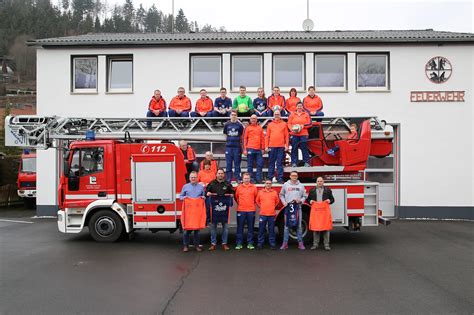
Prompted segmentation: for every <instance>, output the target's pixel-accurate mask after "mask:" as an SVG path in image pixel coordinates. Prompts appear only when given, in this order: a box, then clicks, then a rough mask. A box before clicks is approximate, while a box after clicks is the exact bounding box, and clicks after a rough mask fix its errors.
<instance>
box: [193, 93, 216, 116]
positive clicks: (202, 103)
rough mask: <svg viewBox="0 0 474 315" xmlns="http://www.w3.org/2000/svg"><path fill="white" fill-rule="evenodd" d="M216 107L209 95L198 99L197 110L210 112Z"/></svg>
mask: <svg viewBox="0 0 474 315" xmlns="http://www.w3.org/2000/svg"><path fill="white" fill-rule="evenodd" d="M213 109H214V104H213V103H212V100H211V99H210V98H209V96H206V98H204V99H203V98H199V99H198V100H197V101H196V111H197V112H206V113H207V112H210V111H212V110H213Z"/></svg>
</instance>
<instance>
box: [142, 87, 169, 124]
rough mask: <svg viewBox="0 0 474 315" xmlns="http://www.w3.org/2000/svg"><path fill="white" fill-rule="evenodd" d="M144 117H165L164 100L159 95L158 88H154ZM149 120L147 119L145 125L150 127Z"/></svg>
mask: <svg viewBox="0 0 474 315" xmlns="http://www.w3.org/2000/svg"><path fill="white" fill-rule="evenodd" d="M146 117H166V101H165V99H164V98H163V97H162V96H161V91H160V90H155V91H154V92H153V96H152V97H151V100H150V102H149V103H148V112H147V113H146ZM151 123H152V121H151V120H147V122H146V127H147V128H148V129H150V128H151Z"/></svg>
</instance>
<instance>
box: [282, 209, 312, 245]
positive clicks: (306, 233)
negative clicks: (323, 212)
mask: <svg viewBox="0 0 474 315" xmlns="http://www.w3.org/2000/svg"><path fill="white" fill-rule="evenodd" d="M284 218H285V217H284V216H282V217H281V219H280V220H278V221H277V224H276V225H277V227H278V234H279V236H280V237H281V239H283V231H284V228H285V221H284V220H285V219H284ZM301 233H302V236H303V242H304V243H306V244H308V243H310V242H311V240H312V239H313V233H312V232H311V231H310V230H309V213H308V212H307V211H304V210H303V217H302V218H301ZM289 237H290V239H293V240H296V239H297V233H296V229H290V231H289Z"/></svg>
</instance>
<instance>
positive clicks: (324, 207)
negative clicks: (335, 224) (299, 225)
mask: <svg viewBox="0 0 474 315" xmlns="http://www.w3.org/2000/svg"><path fill="white" fill-rule="evenodd" d="M309 229H310V230H311V231H330V230H332V216H331V207H330V206H329V204H328V203H327V202H320V201H317V202H313V204H312V205H311V213H310V216H309Z"/></svg>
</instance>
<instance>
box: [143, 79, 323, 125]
mask: <svg viewBox="0 0 474 315" xmlns="http://www.w3.org/2000/svg"><path fill="white" fill-rule="evenodd" d="M219 94H220V95H219V96H218V97H217V98H216V99H215V100H214V101H212V99H211V98H210V97H209V96H208V95H207V91H206V90H205V89H201V90H200V92H199V95H200V97H199V98H198V99H197V100H196V103H195V106H194V110H193V108H192V102H191V99H190V98H189V97H187V96H186V90H185V89H184V87H179V88H178V95H176V96H175V97H173V98H172V99H171V102H170V103H169V105H167V103H166V101H165V99H164V98H163V96H162V95H161V91H160V90H155V91H154V95H153V96H152V98H151V100H150V102H149V104H148V112H147V115H146V116H147V117H229V116H230V114H231V112H232V111H236V112H237V113H238V116H239V117H250V116H251V115H253V114H255V115H256V116H257V117H272V116H273V115H274V113H275V111H277V110H278V111H280V114H281V115H282V116H285V117H286V116H289V115H290V114H291V113H294V112H296V111H297V105H298V104H299V103H301V104H302V105H303V108H304V110H305V111H306V112H307V113H308V114H309V115H310V116H324V113H323V112H322V109H323V102H322V100H321V98H320V97H319V96H318V95H316V93H315V88H314V86H310V87H308V95H307V96H305V97H304V98H303V99H302V100H301V99H300V98H299V97H298V96H297V94H298V93H297V91H296V89H295V88H292V89H291V90H290V93H289V98H288V99H285V97H284V96H283V95H282V94H281V93H280V88H279V87H278V86H275V87H273V93H272V95H270V96H269V97H268V98H267V97H266V96H265V92H264V90H263V88H258V90H257V97H256V98H255V99H254V100H253V101H252V99H251V98H250V96H248V95H247V89H246V87H245V86H240V88H239V95H238V96H237V97H236V98H235V99H234V100H233V101H232V100H231V99H230V98H229V97H227V89H226V88H224V87H223V88H221V89H220V92H219ZM151 126H152V121H151V120H149V121H147V127H148V128H151Z"/></svg>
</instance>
